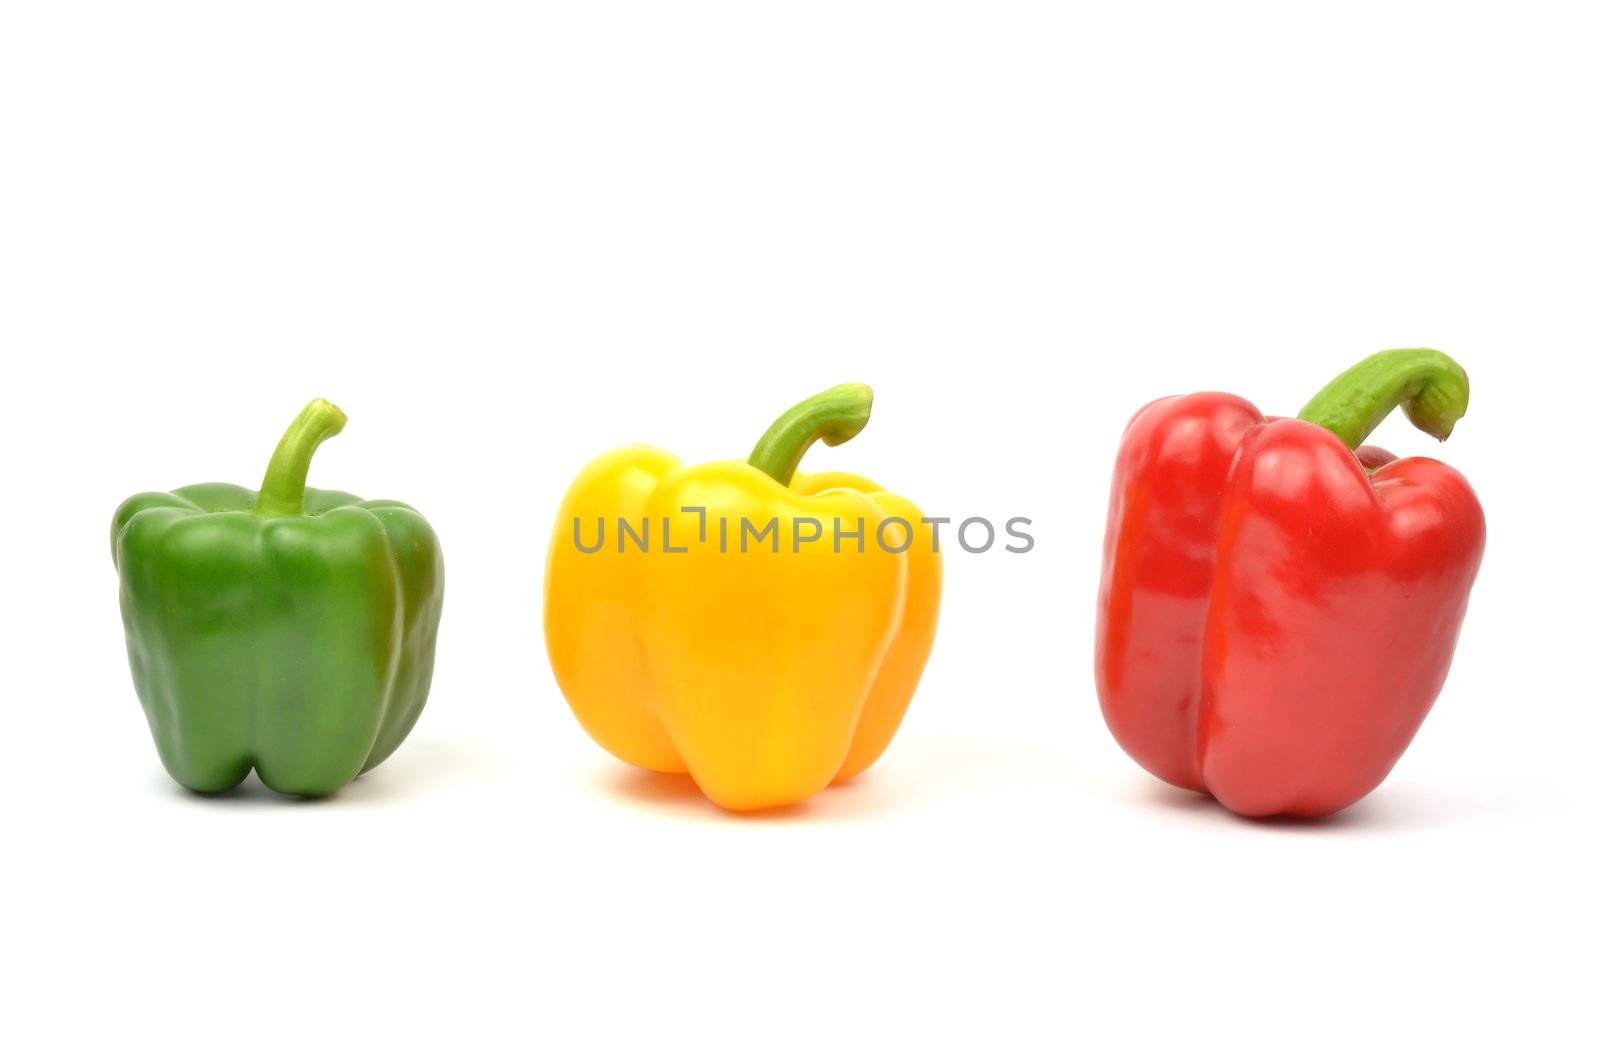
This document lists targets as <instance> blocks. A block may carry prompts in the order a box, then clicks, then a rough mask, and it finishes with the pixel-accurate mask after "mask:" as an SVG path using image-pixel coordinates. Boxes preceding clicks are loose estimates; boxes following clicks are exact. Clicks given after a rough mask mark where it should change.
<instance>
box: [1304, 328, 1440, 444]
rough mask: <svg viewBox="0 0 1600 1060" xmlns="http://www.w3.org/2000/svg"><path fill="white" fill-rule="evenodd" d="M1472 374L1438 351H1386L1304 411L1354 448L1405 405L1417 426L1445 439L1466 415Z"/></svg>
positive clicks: (1333, 385) (1345, 376) (1349, 372)
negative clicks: (1388, 416) (1468, 375)
mask: <svg viewBox="0 0 1600 1060" xmlns="http://www.w3.org/2000/svg"><path fill="white" fill-rule="evenodd" d="M1467 393H1468V387H1467V373H1466V370H1465V369H1463V368H1462V367H1461V366H1460V365H1459V364H1457V363H1456V362H1455V361H1452V360H1451V359H1450V358H1449V357H1446V356H1445V355H1444V354H1442V353H1440V352H1439V351H1438V350H1428V349H1415V350H1384V351H1383V352H1382V353H1375V354H1373V355H1372V356H1371V357H1368V358H1367V359H1366V360H1364V361H1362V362H1361V363H1359V364H1357V365H1356V366H1355V367H1353V368H1350V369H1349V370H1347V371H1345V372H1343V373H1342V374H1340V375H1339V377H1338V378H1336V379H1335V380H1334V381H1333V382H1331V383H1329V384H1328V385H1327V386H1325V387H1323V388H1322V389H1321V390H1319V391H1318V392H1317V396H1316V397H1314V398H1312V399H1311V400H1310V401H1308V402H1307V403H1306V407H1305V408H1303V409H1301V410H1300V415H1299V417H1298V418H1299V419H1302V420H1306V421H1307V422H1309V423H1315V424H1317V425H1318V426H1321V427H1326V428H1327V429H1328V430H1330V431H1332V432H1333V433H1334V434H1336V435H1338V436H1339V440H1340V441H1342V442H1344V444H1345V445H1348V446H1349V447H1350V448H1351V449H1354V448H1355V447H1356V446H1358V445H1360V444H1361V443H1362V442H1363V441H1365V440H1366V437H1367V435H1369V434H1371V433H1372V432H1373V431H1374V430H1375V429H1376V428H1377V426H1378V424H1380V423H1382V422H1383V419H1384V417H1385V416H1387V415H1389V413H1391V412H1393V411H1394V409H1395V406H1396V405H1398V406H1400V408H1401V409H1403V410H1404V411H1405V414H1406V418H1407V419H1409V420H1410V421H1411V422H1412V423H1413V424H1415V425H1416V426H1417V428H1418V429H1420V430H1423V431H1426V432H1427V433H1428V434H1431V435H1433V436H1434V437H1435V438H1437V439H1439V440H1440V441H1441V442H1442V441H1444V440H1445V439H1446V438H1448V437H1450V431H1451V430H1452V429H1453V428H1454V427H1455V425H1456V421H1457V420H1459V419H1460V418H1461V417H1462V416H1465V415H1466V414H1467Z"/></svg>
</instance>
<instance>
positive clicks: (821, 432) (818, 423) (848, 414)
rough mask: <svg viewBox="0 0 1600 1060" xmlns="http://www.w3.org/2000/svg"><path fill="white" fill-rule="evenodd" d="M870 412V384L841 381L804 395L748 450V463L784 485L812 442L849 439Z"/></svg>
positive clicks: (864, 424) (836, 442)
mask: <svg viewBox="0 0 1600 1060" xmlns="http://www.w3.org/2000/svg"><path fill="white" fill-rule="evenodd" d="M871 415H872V388H871V387H870V386H867V385H866V384H864V383H844V384H842V385H840V386H836V387H833V388H832V389H830V390H824V391H823V392H822V393H820V394H815V395H813V396H811V397H808V398H806V399H805V400H804V401H802V402H800V404H798V405H796V406H795V407H794V408H792V409H790V410H789V411H788V412H785V413H784V414H783V415H782V416H779V417H778V418H777V419H776V420H774V421H773V424H772V426H771V427H768V428H767V433H766V434H763V435H762V436H761V440H760V441H759V442H757V443H756V447H755V448H754V449H752V450H751V451H750V466H751V467H753V468H756V469H757V470H760V471H765V472H766V473H767V474H768V475H771V476H772V477H773V478H775V479H777V480H778V481H779V482H780V483H782V484H783V485H785V486H787V485H788V484H789V481H790V480H791V479H793V478H794V473H795V469H796V468H798V467H799V466H800V461H801V459H802V458H803V457H804V456H805V455H806V450H807V449H810V448H811V445H812V443H813V442H817V441H821V442H824V443H826V444H827V445H830V446H833V445H838V444H839V443H841V442H848V441H849V440H850V439H852V438H854V437H855V436H856V435H858V434H860V433H861V428H863V427H865V426H866V425H867V419H868V417H870V416H871Z"/></svg>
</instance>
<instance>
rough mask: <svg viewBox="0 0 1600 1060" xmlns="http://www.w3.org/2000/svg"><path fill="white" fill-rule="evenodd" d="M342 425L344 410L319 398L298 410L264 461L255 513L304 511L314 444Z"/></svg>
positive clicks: (273, 515)
mask: <svg viewBox="0 0 1600 1060" xmlns="http://www.w3.org/2000/svg"><path fill="white" fill-rule="evenodd" d="M344 425H345V415H344V413H343V412H340V411H339V408H338V406H336V405H332V404H330V403H328V402H326V401H323V400H322V399H321V398H316V399H315V400H313V401H312V402H311V404H309V405H307V406H306V407H305V408H303V409H301V410H300V415H298V416H296V417H295V418H294V422H293V423H291V424H289V429H288V430H286V431H284V432H283V440H282V441H280V442H279V443H278V448H277V449H275V450H273V452H272V461H271V462H270V463H268V464H267V474H266V477H265V478H263V479H262V480H261V493H260V494H259V495H258V496H257V497H256V507H255V514H256V515H257V516H258V517H259V518H262V519H275V518H278V517H280V516H285V515H304V514H306V472H307V471H309V470H311V457H312V456H313V454H315V453H316V451H317V446H319V445H321V444H322V443H323V442H325V441H327V440H328V439H329V438H332V437H333V436H334V435H336V434H338V433H339V432H340V431H342V430H344Z"/></svg>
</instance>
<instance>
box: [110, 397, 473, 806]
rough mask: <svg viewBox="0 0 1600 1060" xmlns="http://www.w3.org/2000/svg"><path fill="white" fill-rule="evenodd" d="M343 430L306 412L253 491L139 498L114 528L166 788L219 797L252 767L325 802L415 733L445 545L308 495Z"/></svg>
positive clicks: (392, 507) (391, 512)
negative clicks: (316, 470) (316, 456)
mask: <svg viewBox="0 0 1600 1060" xmlns="http://www.w3.org/2000/svg"><path fill="white" fill-rule="evenodd" d="M344 423H345V416H344V413H342V412H340V411H339V410H338V409H337V408H335V407H334V406H333V405H330V404H328V403H327V402H326V401H313V402H312V403H311V404H309V405H307V406H306V408H305V411H303V412H302V413H301V414H300V416H299V417H298V418H297V419H296V420H295V421H294V423H293V424H292V425H291V426H290V427H289V430H288V432H287V433H286V434H285V435H284V437H283V441H282V442H281V443H280V444H279V446H278V449H277V452H276V453H275V454H274V455H273V458H272V463H271V465H270V467H269V469H268V471H267V475H266V478H265V480H264V482H263V484H262V488H261V491H260V492H259V493H258V492H256V491H254V490H249V489H245V488H244V487H242V486H230V485H226V484H222V483H209V484H205V485H199V486H186V487H184V488H183V489H178V490H173V491H172V492H171V493H141V494H138V495H137V496H134V497H131V498H129V499H128V500H127V501H126V502H125V503H124V504H123V505H122V507H120V508H119V509H117V513H116V517H115V518H114V519H113V520H112V524H111V553H112V558H113V560H114V561H115V562H116V565H117V571H118V572H119V574H120V576H121V599H122V620H123V626H124V627H125V629H126V632H127V640H128V661H129V663H130V664H131V666H132V668H133V683H134V686H135V688H136V689H137V690H138V693H139V699H140V701H141V702H142V703H143V704H144V710H145V715H146V717H147V718H148V720H149V723H150V732H151V734H152V735H153V736H154V737H155V742H156V750H157V751H158V752H159V754H160V756H161V762H162V764H163V765H164V766H165V767H166V769H167V772H168V773H170V774H171V775H172V778H173V779H174V780H176V781H177V782H178V783H180V784H182V785H183V786H184V787H186V788H190V789H192V790H194V791H200V792H219V791H226V790H228V789H230V788H232V787H234V786H235V785H237V784H238V783H239V782H240V781H242V780H243V779H244V778H245V776H246V775H248V774H249V772H250V770H251V768H252V767H253V768H254V769H255V770H256V772H257V774H258V775H259V776H260V777H261V781H262V783H264V784H265V785H266V786H267V787H269V788H272V789H273V790H274V791H278V792H281V793H283V794H286V795H305V796H318V795H328V794H331V793H333V792H335V791H337V790H338V789H339V788H341V787H343V786H344V785H345V784H347V783H349V782H350V781H351V780H352V779H354V778H355V777H356V776H357V775H358V774H360V773H363V772H365V771H366V770H368V769H371V768H372V767H373V766H375V765H377V764H378V763H379V762H382V761H383V760H384V759H385V758H387V757H388V756H389V755H390V754H391V753H393V751H394V750H395V748H396V747H398V746H399V745H400V742H401V741H402V740H404V739H405V737H406V734H407V733H409V732H410V731H411V727H412V726H413V725H414V724H415V723H416V720H417V716H418V715H419V714H420V713H421V712H422V707H423V703H424V702H425V701H426V700H427V697H428V685H429V682H430V681H431V679H432V675H433V656H434V643H435V640H436V637H437V635H438V629H439V613H440V609H441V607H442V605H443V600H444V562H443V558H442V556H441V555H440V551H439V541H438V539H437V538H436V537H434V534H433V531H432V530H431V529H430V528H429V527H428V524H427V523H426V522H425V521H423V518H422V516H420V515H418V514H417V512H416V511H415V510H413V509H412V508H410V507H408V506H406V505H404V504H401V503H400V502H398V501H385V500H378V501H363V500H361V499H360V498H358V497H354V496H352V495H350V494H348V493H339V492H336V491H333V490H312V489H306V488H305V479H306V471H307V469H308V467H309V465H310V462H311V456H312V453H313V452H315V450H316V448H317V446H318V445H320V444H321V443H322V442H323V441H324V440H326V439H327V438H330V437H332V436H333V435H335V434H337V433H339V431H340V430H341V429H342V428H343V426H344Z"/></svg>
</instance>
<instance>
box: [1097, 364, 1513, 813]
mask: <svg viewBox="0 0 1600 1060" xmlns="http://www.w3.org/2000/svg"><path fill="white" fill-rule="evenodd" d="M1467 390H1468V388H1467V374H1466V372H1464V371H1463V370H1462V369H1461V366H1460V365H1458V364H1456V363H1455V362H1454V361H1452V360H1451V359H1450V358H1448V357H1446V356H1445V355H1444V354H1442V353H1439V352H1438V351H1436V350H1389V351H1387V352H1385V353H1379V354H1375V355H1374V356H1372V357H1369V358H1367V359H1366V360H1364V361H1362V362H1361V363H1360V364H1358V365H1356V366H1355V367H1354V368H1351V369H1350V370H1349V371H1347V372H1345V373H1344V374H1343V375H1341V376H1339V377H1338V378H1337V379H1335V380H1334V381H1333V382H1332V383H1330V384H1328V386H1327V387H1326V388H1324V389H1323V390H1322V392H1321V393H1319V394H1318V395H1317V396H1316V397H1314V398H1312V399H1311V402H1310V404H1308V405H1307V406H1306V407H1305V409H1304V410H1302V411H1301V413H1300V416H1299V418H1298V419H1272V418H1267V417H1263V416H1262V414H1261V413H1260V412H1258V411H1256V408H1255V406H1253V405H1251V404H1250V403H1249V402H1248V401H1245V400H1244V399H1243V398H1238V397H1234V396H1233V395H1231V394H1219V393H1202V394H1190V395H1188V396H1186V397H1169V398H1163V399H1161V400H1159V401H1155V402H1152V403H1151V404H1149V405H1146V406H1145V407H1144V408H1143V409H1141V410H1140V411H1139V412H1138V413H1137V414H1136V415H1135V416H1134V418H1133V421H1132V422H1131V423H1130V424H1129V425H1128V429H1127V431H1126V433H1125V434H1124V436H1123V439H1122V448H1121V450H1120V452H1119V453H1118V454H1117V464H1116V472H1115V476H1114V478H1113V480H1112V487H1111V511H1110V516H1109V518H1108V520H1107V524H1106V537H1105V556H1104V566H1103V567H1102V570H1101V580H1100V606H1099V623H1098V629H1097V632H1096V643H1095V677H1096V681H1097V684H1098V687H1099V692H1100V704H1101V708H1102V710H1103V711H1104V713H1105V718H1106V724H1107V725H1109V726H1110V728H1111V732H1112V735H1114V736H1115V737H1116V739H1117V742H1118V743H1120V744H1121V745H1122V747H1123V749H1124V750H1125V751H1127V752H1128V754H1129V755H1131V756H1132V757H1133V759H1134V760H1135V761H1136V762H1138V763H1139V764H1140V765H1142V766H1144V768H1146V769H1148V770H1149V771H1150V772H1152V773H1154V774H1155V775H1156V776H1158V777H1160V778H1161V779H1162V780H1165V781H1168V782H1169V783H1172V784H1176V785H1179V786H1180V787H1185V788H1192V789H1194V790H1196V791H1205V792H1210V793H1211V795H1212V796H1213V797H1215V798H1216V799H1217V801H1219V802H1221V803H1222V804H1223V805H1224V806H1226V807H1227V808H1228V809H1230V810H1232V811H1234V812H1235V813H1239V814H1243V815H1246V816H1250V817H1257V816H1268V815H1274V814H1286V815H1290V816H1294V817H1319V816H1322V815H1324V814H1330V813H1334V812H1336V811H1338V810H1341V809H1344V808H1345V807H1346V806H1349V805H1350V804H1351V803H1353V802H1355V801H1356V800H1358V799H1360V798H1362V797H1363V796H1364V795H1366V794H1367V793H1368V792H1370V791H1372V789H1373V788H1375V787H1377V786H1378V784H1379V783H1380V782H1381V781H1382V780H1383V778H1384V777H1385V776H1387V775H1388V773H1389V770H1390V769H1392V768H1393V767H1394V764H1395V762H1396V761H1397V760H1398V759H1399V757H1400V755H1401V753H1402V752H1404V751H1405V749H1406V746H1407V745H1408V744H1409V743H1410V742H1411V738H1412V737H1413V736H1414V735H1415V734H1416V731H1417V728H1418V727H1419V726H1420V725H1421V724H1422V719H1423V717H1424V716H1425V715H1426V714H1427V713H1428V709H1429V707H1431V706H1432V705H1433V701H1434V699H1435V697H1436V696H1437V695H1438V694H1439V690H1440V688H1441V687H1442V686H1443V684H1444V679H1445V673H1446V671H1448V670H1449V668H1450V658H1451V656H1452V654H1454V652H1455V645H1456V637H1457V635H1458V634H1459V632H1460V630H1461V620H1462V618H1463V617H1464V616H1465V614H1466V609H1467V595H1468V593H1469V592H1470V591H1471V589H1472V581H1473V578H1474V577H1476V575H1477V572H1478V564H1479V561H1480V560H1481V558H1482V556H1483V542H1484V522H1483V509H1482V508H1481V507H1480V506H1479V504H1478V499H1477V497H1475V496H1474V495H1473V492H1472V488H1471V487H1470V486H1468V485H1467V481H1466V479H1464V478H1463V477H1462V476H1461V475H1460V474H1458V473H1457V472H1456V471H1454V470H1452V469H1451V468H1449V467H1447V466H1445V465H1444V464H1441V463H1439V462H1438V461H1436V460H1428V459H1425V458H1410V459H1404V460H1397V459H1395V458H1394V457H1393V455H1392V454H1390V453H1387V452H1385V451H1383V450H1380V449H1376V448H1374V447H1361V442H1362V440H1363V439H1364V438H1366V436H1367V435H1368V433H1370V432H1371V431H1372V429H1373V428H1375V427H1376V426H1377V425H1378V424H1379V423H1380V422H1381V421H1382V420H1383V418H1384V417H1385V416H1387V415H1388V414H1389V412H1390V411H1392V410H1393V409H1394V408H1395V407H1396V406H1400V407H1401V408H1403V409H1404V411H1405V413H1406V415H1407V417H1409V418H1410V420H1411V422H1412V423H1413V424H1415V425H1416V426H1417V427H1419V428H1421V429H1422V430H1424V431H1426V432H1427V433H1429V434H1431V435H1433V436H1434V437H1435V438H1438V439H1440V440H1441V441H1442V440H1444V439H1445V438H1447V437H1448V436H1449V434H1450V431H1451V428H1453V427H1454V426H1455V422H1456V420H1458V419H1459V418H1460V417H1461V416H1462V415H1463V414H1464V413H1465V412H1466V409H1467ZM1358 447H1360V448H1358ZM1353 450H1354V451H1353Z"/></svg>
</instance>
